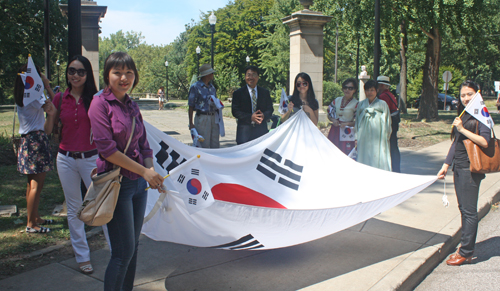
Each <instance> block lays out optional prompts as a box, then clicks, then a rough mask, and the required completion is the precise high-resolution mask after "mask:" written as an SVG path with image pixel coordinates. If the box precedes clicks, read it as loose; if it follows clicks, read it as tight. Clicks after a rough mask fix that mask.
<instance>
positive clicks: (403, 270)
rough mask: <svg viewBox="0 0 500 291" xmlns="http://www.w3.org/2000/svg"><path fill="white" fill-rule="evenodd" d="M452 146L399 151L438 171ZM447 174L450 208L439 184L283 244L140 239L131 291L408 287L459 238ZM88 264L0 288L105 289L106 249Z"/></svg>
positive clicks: (180, 128) (180, 135) (231, 130)
mask: <svg viewBox="0 0 500 291" xmlns="http://www.w3.org/2000/svg"><path fill="white" fill-rule="evenodd" d="M141 108H142V112H143V115H144V119H145V120H146V121H148V122H150V123H151V124H153V125H154V126H156V127H158V128H160V129H161V130H163V131H166V132H171V133H172V136H174V137H175V138H177V139H179V140H181V141H183V142H190V138H189V132H188V129H187V111H182V110H175V111H173V110H164V111H158V110H155V109H156V107H151V110H149V108H148V107H147V106H144V105H143V106H141ZM225 123H226V132H227V137H226V139H223V140H222V141H223V144H225V145H228V146H229V145H232V144H234V139H235V138H234V136H235V127H236V124H235V121H234V119H230V118H227V119H225ZM497 132H498V130H497ZM174 133H175V134H174ZM449 145H450V143H449V142H448V141H445V142H442V143H440V144H436V145H433V146H431V147H428V148H425V149H424V150H420V151H408V150H402V166H401V168H402V171H403V172H404V173H411V174H435V173H436V172H437V170H438V169H439V168H440V166H441V164H442V162H443V160H444V156H445V155H446V153H447V151H448V148H449ZM451 176H452V175H448V177H447V184H446V187H447V192H448V193H449V196H448V197H449V200H450V203H451V205H450V207H448V208H444V207H443V206H442V203H441V196H442V193H443V183H442V182H441V181H439V182H436V183H435V184H433V185H431V186H430V187H428V188H427V189H425V190H424V191H422V192H421V193H419V194H417V195H415V196H413V197H412V198H410V199H408V200H407V201H405V202H404V203H402V204H401V205H399V206H397V207H394V208H392V209H390V210H388V211H386V212H384V213H382V214H379V215H377V216H376V217H374V218H372V219H370V220H367V221H365V222H363V223H361V224H359V225H356V226H354V227H352V228H350V229H347V230H344V231H341V232H338V233H335V234H333V235H330V236H328V237H325V238H323V239H319V240H316V241H312V242H309V243H306V244H301V245H297V246H293V247H288V248H283V249H276V250H269V251H224V250H215V249H205V248H196V247H190V246H184V245H178V244H173V243H167V242H156V241H152V240H150V239H148V238H146V237H144V236H143V237H141V240H140V246H139V258H138V269H137V275H136V280H135V283H136V288H135V289H134V290H165V288H167V289H168V290H170V291H176V290H298V289H303V290H308V291H311V290H371V291H375V290H384V291H385V290H411V289H413V288H414V287H415V286H416V285H417V284H418V283H419V282H420V281H421V280H422V279H423V278H424V277H425V275H426V274H427V273H428V272H430V271H431V270H432V269H433V268H434V267H435V266H436V265H437V264H439V262H441V260H442V259H443V258H445V257H446V256H447V255H448V254H449V253H450V252H452V251H453V250H454V249H455V247H456V245H457V243H458V239H459V231H460V213H459V211H458V207H457V202H456V198H455V196H454V195H453V193H454V192H453V183H452V177H451ZM360 179H362V178H360ZM499 179H500V174H490V175H487V177H486V179H485V180H484V181H483V183H482V185H481V190H480V192H481V193H480V199H479V209H480V210H481V212H480V215H481V217H482V216H484V215H485V214H486V213H487V211H488V210H489V209H490V205H489V204H490V203H491V201H492V200H494V201H498V199H499V198H498V193H499V192H500V183H497V181H498V180H499ZM91 260H92V263H93V265H94V269H95V273H94V274H92V275H91V276H86V275H83V274H82V273H80V272H79V271H78V269H77V264H76V262H75V260H74V259H69V260H67V261H63V262H60V263H54V264H51V265H48V266H45V267H41V268H39V269H36V270H33V271H30V272H26V273H23V274H20V275H18V276H14V277H11V278H8V279H5V280H2V281H0V290H27V291H32V290H82V291H84V290H102V288H103V287H102V286H103V283H102V281H103V278H104V272H105V269H106V266H107V263H108V260H109V251H108V250H107V249H102V250H98V251H95V252H92V254H91Z"/></svg>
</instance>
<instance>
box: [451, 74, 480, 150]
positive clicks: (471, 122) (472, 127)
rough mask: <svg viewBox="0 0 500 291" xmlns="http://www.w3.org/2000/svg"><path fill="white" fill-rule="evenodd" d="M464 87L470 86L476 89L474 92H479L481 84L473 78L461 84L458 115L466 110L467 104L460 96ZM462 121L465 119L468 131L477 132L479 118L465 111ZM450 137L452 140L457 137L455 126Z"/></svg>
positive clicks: (464, 125)
mask: <svg viewBox="0 0 500 291" xmlns="http://www.w3.org/2000/svg"><path fill="white" fill-rule="evenodd" d="M463 87H469V88H471V89H472V90H474V92H477V91H478V90H479V86H478V85H477V84H476V83H475V82H474V81H471V80H466V81H464V82H463V83H462V84H461V85H460V91H459V92H460V93H459V96H458V100H459V101H458V106H457V115H458V116H460V114H462V111H464V109H465V106H464V104H463V103H462V98H461V97H460V94H461V93H462V88H463ZM445 97H446V96H445ZM462 121H463V127H464V128H465V129H467V130H468V131H471V132H476V126H477V122H478V121H477V119H475V118H474V117H472V116H471V115H470V114H469V113H467V112H465V113H464V115H463V116H462ZM450 137H451V140H454V139H455V127H453V129H452V130H451V136H450Z"/></svg>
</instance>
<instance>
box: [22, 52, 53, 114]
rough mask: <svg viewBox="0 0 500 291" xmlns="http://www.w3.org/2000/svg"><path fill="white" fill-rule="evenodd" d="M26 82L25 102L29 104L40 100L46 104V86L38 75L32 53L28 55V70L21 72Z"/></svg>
mask: <svg viewBox="0 0 500 291" xmlns="http://www.w3.org/2000/svg"><path fill="white" fill-rule="evenodd" d="M19 75H20V76H21V79H22V80H23V83H24V97H23V104H24V105H28V104H30V103H31V102H33V101H35V100H36V101H38V102H40V104H42V105H43V104H45V100H46V98H45V95H44V94H43V90H44V86H43V82H42V78H40V75H38V72H37V70H36V66H35V63H33V59H32V58H31V55H29V56H28V67H27V69H26V72H24V73H22V74H19Z"/></svg>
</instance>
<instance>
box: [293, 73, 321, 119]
mask: <svg viewBox="0 0 500 291" xmlns="http://www.w3.org/2000/svg"><path fill="white" fill-rule="evenodd" d="M299 78H302V79H303V80H304V81H306V82H307V84H309V87H308V90H307V103H308V104H309V107H311V109H312V110H317V109H318V108H319V103H318V102H317V100H316V95H315V94H314V89H313V84H312V81H311V77H310V76H309V75H308V74H307V73H304V72H302V73H298V74H297V76H296V77H295V82H294V83H293V84H294V89H293V95H292V97H291V98H290V101H291V102H292V103H293V104H294V105H297V106H299V105H300V104H302V100H300V96H299V94H300V92H299V90H297V80H298V79H299Z"/></svg>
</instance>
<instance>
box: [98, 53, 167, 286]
mask: <svg viewBox="0 0 500 291" xmlns="http://www.w3.org/2000/svg"><path fill="white" fill-rule="evenodd" d="M103 77H104V83H105V84H106V88H105V89H104V91H103V93H101V94H100V95H96V96H95V97H94V100H93V101H92V104H91V106H90V110H89V118H90V123H91V125H92V131H93V133H94V141H95V143H96V146H97V150H98V152H99V157H98V159H97V172H98V173H103V172H106V171H109V170H111V169H112V168H113V166H114V165H117V166H119V167H121V168H122V169H121V174H122V175H123V179H122V182H121V188H120V194H119V196H118V202H117V204H116V208H115V211H114V213H113V219H112V220H111V221H110V222H109V223H108V224H107V226H108V233H109V240H110V242H111V259H110V261H109V264H108V267H107V269H106V273H105V275H104V290H132V288H133V286H134V277H135V269H136V264H137V248H138V245H139V235H140V234H141V229H142V223H143V220H144V213H145V211H146V202H147V191H146V187H147V186H148V185H147V183H149V185H150V187H151V188H152V189H157V190H160V191H162V190H161V185H162V184H163V177H162V176H161V175H160V174H158V173H156V172H155V171H154V166H153V151H152V150H151V148H150V147H149V143H148V140H147V138H146V129H145V128H144V123H143V120H142V115H141V112H140V111H139V106H138V105H137V103H135V102H133V101H132V100H131V99H130V98H129V96H128V94H127V93H128V91H129V90H131V89H133V88H134V87H135V86H136V85H137V83H138V82H139V75H138V73H137V69H136V67H135V63H134V61H133V60H132V58H131V57H130V56H129V55H128V54H126V53H124V52H116V53H113V54H111V55H110V56H108V58H107V59H106V63H105V64H104V76H103ZM133 118H135V120H136V123H135V130H134V134H133V136H132V140H131V142H130V146H129V148H128V150H127V152H126V153H123V151H124V150H125V147H126V145H127V141H128V139H129V136H130V132H131V127H132V120H133ZM146 182H147V183H146Z"/></svg>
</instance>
